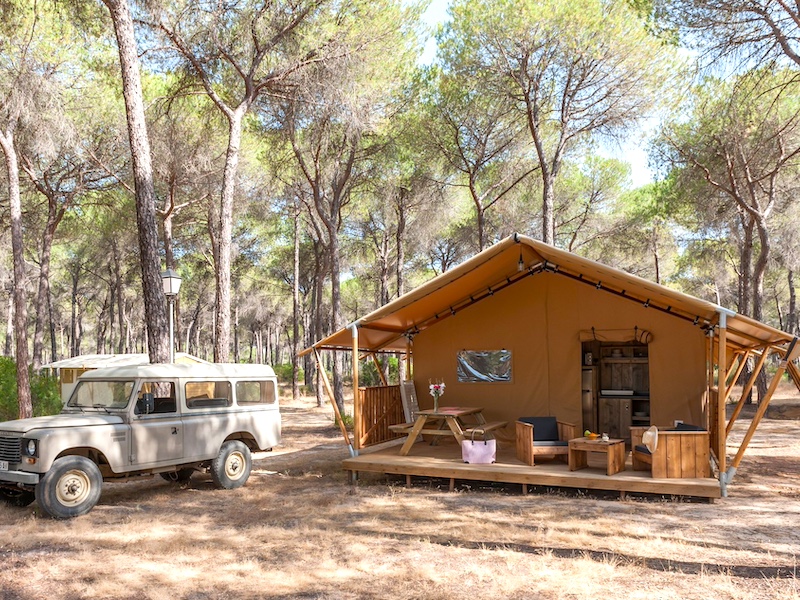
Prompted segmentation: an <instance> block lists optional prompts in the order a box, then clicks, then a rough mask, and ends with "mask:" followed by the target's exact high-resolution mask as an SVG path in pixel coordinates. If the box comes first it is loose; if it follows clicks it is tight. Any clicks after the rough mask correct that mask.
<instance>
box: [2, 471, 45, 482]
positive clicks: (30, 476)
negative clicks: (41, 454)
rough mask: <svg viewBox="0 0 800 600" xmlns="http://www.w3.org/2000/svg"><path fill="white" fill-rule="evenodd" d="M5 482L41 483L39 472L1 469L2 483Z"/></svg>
mask: <svg viewBox="0 0 800 600" xmlns="http://www.w3.org/2000/svg"><path fill="white" fill-rule="evenodd" d="M5 482H10V483H24V484H25V485H36V484H37V483H39V473H28V472H27V471H0V483H5Z"/></svg>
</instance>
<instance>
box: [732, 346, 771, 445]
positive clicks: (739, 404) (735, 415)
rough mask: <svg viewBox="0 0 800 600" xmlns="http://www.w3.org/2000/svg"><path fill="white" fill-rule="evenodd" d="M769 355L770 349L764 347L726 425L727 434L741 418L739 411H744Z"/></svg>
mask: <svg viewBox="0 0 800 600" xmlns="http://www.w3.org/2000/svg"><path fill="white" fill-rule="evenodd" d="M768 355H769V351H768V350H767V349H766V348H764V349H763V350H762V351H761V356H760V357H759V359H758V362H757V363H756V366H755V368H754V369H753V372H752V373H751V374H750V379H748V380H747V383H746V384H745V385H744V387H743V388H742V397H741V398H739V401H738V402H737V403H736V406H735V407H734V409H733V414H731V418H730V420H729V421H728V425H727V426H726V427H725V435H730V433H731V429H733V424H734V423H736V419H738V418H739V413H741V412H742V408H743V407H744V400H745V398H747V395H748V394H749V393H750V390H752V389H753V385H755V383H756V378H757V377H758V374H759V373H761V369H763V368H764V363H766V362H767V356H768Z"/></svg>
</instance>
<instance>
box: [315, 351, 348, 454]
mask: <svg viewBox="0 0 800 600" xmlns="http://www.w3.org/2000/svg"><path fill="white" fill-rule="evenodd" d="M314 360H316V361H317V368H318V369H319V373H320V375H321V376H322V384H323V385H324V386H325V391H326V393H327V394H328V400H330V401H331V404H332V405H333V412H334V414H335V415H336V422H337V423H339V430H340V431H341V432H342V436H344V443H345V444H347V446H348V448H350V451H351V453H352V452H353V444H352V443H351V442H350V434H349V433H347V427H345V426H344V419H342V414H341V413H340V412H339V405H337V404H336V397H335V396H334V395H333V389H332V388H331V382H330V381H329V380H328V374H327V373H326V372H325V368H324V367H323V366H322V359H321V358H320V356H319V352H317V349H316V348H314Z"/></svg>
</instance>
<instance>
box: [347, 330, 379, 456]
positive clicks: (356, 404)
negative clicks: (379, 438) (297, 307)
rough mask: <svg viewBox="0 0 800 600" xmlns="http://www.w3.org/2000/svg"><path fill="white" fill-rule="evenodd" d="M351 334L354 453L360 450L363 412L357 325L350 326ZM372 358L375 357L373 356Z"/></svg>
mask: <svg viewBox="0 0 800 600" xmlns="http://www.w3.org/2000/svg"><path fill="white" fill-rule="evenodd" d="M350 329H351V331H352V332H353V430H354V431H355V433H354V435H353V441H354V442H355V445H356V452H358V450H360V449H361V433H362V429H363V427H362V425H363V424H362V422H361V421H362V420H363V415H362V414H361V413H362V412H363V409H362V406H361V390H359V389H358V325H355V324H353V325H351V326H350ZM373 356H375V355H374V354H373Z"/></svg>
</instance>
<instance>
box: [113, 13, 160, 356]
mask: <svg viewBox="0 0 800 600" xmlns="http://www.w3.org/2000/svg"><path fill="white" fill-rule="evenodd" d="M103 2H104V3H105V5H106V6H107V7H108V9H109V11H110V13H111V20H112V22H113V23H114V32H115V34H116V38H117V46H118V48H119V59H120V67H121V70H122V92H123V96H124V98H125V110H126V113H127V123H128V138H129V142H130V146H131V158H132V162H133V179H134V187H135V190H136V222H137V226H138V229H139V254H140V257H139V260H140V263H141V270H142V291H143V299H144V310H145V322H146V330H147V341H148V350H149V355H150V362H153V363H165V362H168V361H169V358H170V352H169V332H168V331H167V329H168V324H167V303H166V298H165V297H164V291H163V287H162V283H161V273H160V269H159V265H160V260H159V254H158V231H157V228H156V192H155V184H154V182H153V167H152V163H151V158H150V140H149V138H148V135H147V123H146V121H145V111H144V100H143V95H142V83H141V78H140V73H139V58H138V54H137V49H136V38H135V36H134V30H133V20H132V18H131V13H130V8H129V6H128V2H127V0H103Z"/></svg>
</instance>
